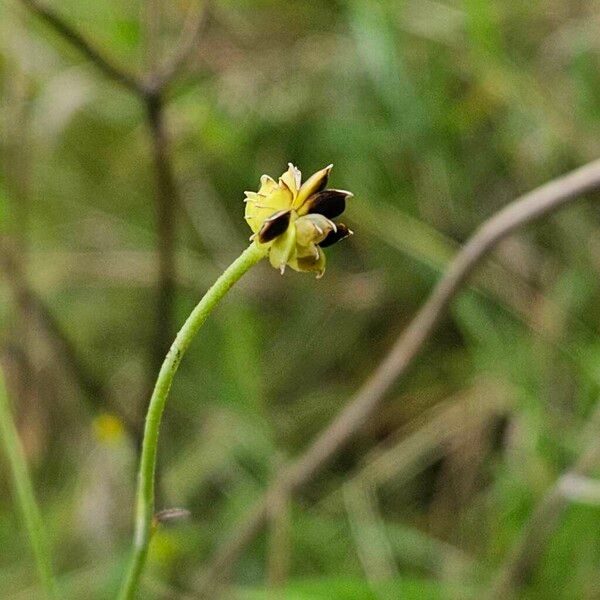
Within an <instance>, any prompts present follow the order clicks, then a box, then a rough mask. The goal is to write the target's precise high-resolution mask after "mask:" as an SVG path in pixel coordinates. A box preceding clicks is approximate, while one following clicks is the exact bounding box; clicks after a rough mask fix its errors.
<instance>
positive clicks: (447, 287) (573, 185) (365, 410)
mask: <svg viewBox="0 0 600 600" xmlns="http://www.w3.org/2000/svg"><path fill="white" fill-rule="evenodd" d="M598 189H600V160H596V161H594V162H591V163H589V164H588V165H586V166H584V167H581V168H580V169H577V170H576V171H573V172H571V173H569V174H567V175H565V176H563V177H560V178H557V179H554V180H553V181H551V182H550V183H548V184H546V185H543V186H542V187H539V188H537V189H536V190H534V191H532V192H530V193H528V194H525V195H524V196H522V197H521V198H519V199H517V200H515V201H514V202H513V203H511V204H509V205H508V206H507V207H506V208H504V209H503V210H501V211H499V212H498V213H496V214H495V215H494V216H492V217H491V218H490V219H488V220H487V221H485V222H484V223H483V225H481V226H480V228H479V229H478V230H477V231H476V232H475V234H474V235H473V236H472V237H471V238H470V239H469V241H468V242H467V243H466V244H465V245H464V246H463V248H462V249H461V250H460V252H459V253H458V254H457V255H456V257H455V258H454V260H453V261H452V263H451V264H450V266H449V268H448V270H447V271H446V273H445V275H444V276H443V277H442V279H441V280H440V281H439V282H438V284H437V285H436V287H435V288H434V290H433V292H432V293H431V295H430V296H429V299H428V300H427V302H426V303H425V304H424V305H423V307H422V308H421V310H420V311H419V312H418V313H417V315H416V316H415V318H414V319H413V320H412V322H411V323H410V325H409V326H408V327H407V328H406V330H405V331H404V332H403V333H402V334H401V335H400V337H399V338H398V340H397V341H396V343H395V344H394V345H393V346H392V348H391V350H390V352H389V354H388V355H387V356H386V357H385V359H384V360H383V362H382V363H381V364H380V365H379V366H378V367H377V369H376V370H375V372H374V373H373V374H372V375H371V377H370V378H369V379H368V380H367V381H366V382H365V384H364V385H363V386H362V387H361V388H360V389H359V390H358V392H357V393H356V394H355V395H354V397H353V398H352V399H351V400H350V402H349V403H348V404H347V406H346V408H345V409H344V410H342V412H341V413H340V415H339V416H338V417H337V418H336V419H335V420H334V421H333V422H332V423H331V424H330V425H329V426H328V427H327V428H326V429H325V430H324V431H323V432H322V433H321V434H320V435H319V436H318V437H317V439H316V440H315V441H314V442H313V444H312V445H311V446H309V448H308V449H307V450H306V452H304V453H303V454H302V455H301V456H300V457H299V458H298V459H296V460H295V461H294V462H292V463H291V464H290V465H289V466H288V467H287V468H285V469H284V470H283V471H282V472H281V474H280V475H279V477H278V478H277V479H276V481H275V482H274V483H273V484H272V486H271V487H270V488H269V490H267V492H266V494H265V496H264V497H263V499H262V500H260V501H259V502H258V503H257V504H256V505H255V506H254V507H253V508H252V509H251V510H250V513H249V515H248V517H247V518H246V520H244V521H243V522H242V523H240V524H239V525H238V526H236V527H235V528H234V532H235V533H234V534H233V535H232V537H231V538H230V539H228V540H226V541H225V542H224V543H223V544H222V545H221V546H220V547H219V548H217V551H216V553H215V555H214V557H213V559H212V561H211V563H210V564H209V566H208V569H207V571H206V573H205V577H204V579H203V586H204V587H203V591H204V592H206V591H207V590H208V591H210V590H211V589H212V587H213V586H214V585H215V584H216V583H217V582H218V581H219V580H222V579H223V578H224V577H225V575H226V573H227V572H228V571H229V570H230V569H231V567H232V565H233V564H234V563H235V561H236V559H237V557H238V556H239V554H240V553H241V552H242V550H243V549H244V547H245V546H246V545H247V544H248V543H249V542H250V541H251V540H252V539H253V538H254V536H255V535H256V534H257V533H258V532H259V531H260V529H261V528H262V526H263V524H264V522H265V520H266V518H267V517H268V514H269V506H270V504H271V498H273V497H276V496H277V494H279V493H281V489H284V490H285V491H287V492H288V493H291V492H294V491H296V490H298V488H300V487H301V486H302V485H303V484H305V483H306V482H307V481H309V480H310V479H311V478H312V476H313V475H314V474H315V473H316V472H318V471H319V469H321V467H323V465H324V464H325V463H326V462H327V461H329V460H330V459H331V458H332V457H333V456H334V455H335V453H336V452H338V451H339V450H340V448H341V447H342V446H343V445H344V444H346V443H347V442H348V440H349V439H350V438H351V437H352V436H353V435H354V434H355V433H356V432H357V431H358V430H359V429H360V427H361V426H363V424H364V423H365V422H366V421H367V419H368V418H369V417H370V416H371V415H372V414H373V412H374V411H375V410H376V408H377V407H378V406H379V404H380V403H381V401H382V400H383V398H384V396H385V394H386V393H387V392H388V390H390V388H391V387H392V385H393V384H394V383H395V382H396V380H397V379H398V378H399V377H401V376H402V375H404V374H405V373H406V371H407V370H408V368H409V367H410V365H411V364H412V361H413V360H414V358H415V357H416V355H417V354H418V353H419V351H420V350H421V349H422V348H423V346H424V345H425V342H427V340H428V339H429V337H430V336H431V334H432V333H433V332H434V330H435V328H436V326H437V325H438V324H439V322H440V321H441V320H442V318H443V317H444V315H445V314H446V309H447V308H448V305H449V304H450V302H451V301H452V299H453V298H454V297H455V296H456V295H457V293H458V292H459V291H460V289H461V288H462V285H463V283H464V282H465V280H466V279H467V278H468V277H469V275H471V273H472V272H473V270H474V269H475V268H476V267H477V265H478V264H479V263H480V262H481V261H482V260H483V259H484V258H485V257H486V256H487V255H488V253H489V252H490V251H491V250H492V249H493V248H494V247H496V246H497V245H498V243H499V242H501V241H502V240H503V239H504V238H506V237H507V236H508V235H510V234H511V233H512V232H514V231H515V230H516V229H519V228H520V227H523V226H525V225H527V224H529V223H531V222H532V221H535V220H536V219H539V218H540V217H542V216H544V215H547V214H548V213H550V212H553V211H555V210H558V209H559V208H561V207H562V206H564V205H566V204H568V203H569V202H571V201H573V200H576V199H577V198H579V197H580V196H582V195H583V194H586V193H587V192H591V191H593V190H598Z"/></svg>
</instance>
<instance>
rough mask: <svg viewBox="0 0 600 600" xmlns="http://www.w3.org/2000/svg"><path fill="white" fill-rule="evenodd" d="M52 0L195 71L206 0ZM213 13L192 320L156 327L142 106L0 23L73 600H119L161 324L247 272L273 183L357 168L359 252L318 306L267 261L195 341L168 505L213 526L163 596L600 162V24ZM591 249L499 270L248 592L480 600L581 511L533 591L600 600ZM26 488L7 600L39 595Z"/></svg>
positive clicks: (571, 6) (13, 348)
mask: <svg viewBox="0 0 600 600" xmlns="http://www.w3.org/2000/svg"><path fill="white" fill-rule="evenodd" d="M48 1H49V3H50V4H49V5H50V6H52V7H53V8H54V9H55V10H56V11H57V12H58V13H59V14H60V15H62V16H63V17H64V19H65V20H66V21H67V22H68V23H70V24H72V25H73V26H75V27H77V28H78V30H79V31H81V32H83V33H84V34H85V35H86V36H87V37H88V39H90V40H92V41H93V42H94V44H95V45H96V46H97V47H98V48H100V49H101V51H102V52H103V53H104V54H105V55H106V56H109V57H111V60H113V61H114V62H116V63H118V64H120V65H123V66H124V67H125V68H127V69H128V70H129V71H130V72H136V73H144V72H147V71H148V69H151V68H152V66H153V65H156V63H157V62H160V59H161V58H162V57H164V56H169V55H170V54H172V52H173V51H174V49H176V48H177V45H178V44H179V41H178V40H179V36H180V31H181V29H182V27H183V26H185V25H184V24H185V23H186V22H187V21H188V20H189V19H190V15H192V16H193V15H194V13H195V11H196V10H197V7H198V6H199V5H197V4H196V3H195V2H194V0H188V1H184V0H177V1H174V2H160V1H159V0H156V1H155V2H154V3H153V4H152V3H143V2H125V1H124V0H104V1H103V2H92V1H90V0H85V1H76V0H61V1H60V2H59V1H58V0H53V1H52V2H50V0H48ZM149 4H152V6H149ZM203 10H205V12H206V14H205V22H204V24H203V26H202V33H201V35H200V37H199V41H198V43H197V45H196V47H195V48H194V50H193V52H192V54H191V56H190V59H189V61H187V63H186V65H185V67H184V68H183V69H182V71H181V73H180V74H179V76H178V77H177V78H176V79H175V81H174V82H173V84H172V85H171V86H170V87H169V90H168V93H167V94H166V98H165V103H164V115H163V116H164V130H165V132H166V134H167V138H168V139H167V141H168V148H167V154H166V157H167V160H168V162H169V164H170V165H171V167H172V171H173V176H174V189H175V190H176V192H175V195H174V196H173V194H171V202H170V207H171V208H170V213H169V214H170V215H171V216H170V217H168V218H173V222H174V226H175V229H174V231H175V235H174V243H173V248H174V266H173V268H172V269H171V267H169V269H170V275H171V276H172V281H173V282H174V293H173V294H172V295H171V296H170V298H171V300H168V301H167V303H166V304H165V303H164V302H163V303H162V307H163V309H164V312H163V313H162V317H159V316H158V313H157V279H158V272H159V260H158V251H157V248H158V247H160V246H161V244H163V246H164V239H162V240H161V235H164V222H163V223H162V224H161V218H164V214H165V213H164V212H163V213H161V212H160V210H159V209H158V208H157V201H156V194H157V179H156V172H155V171H156V169H155V166H154V164H153V158H152V157H153V154H152V136H151V133H150V131H149V127H148V123H147V115H146V113H145V109H144V105H143V103H141V102H140V100H139V99H138V98H136V97H135V95H134V94H132V93H131V92H130V91H128V90H126V89H124V88H123V87H122V86H121V85H119V84H118V83H117V82H115V81H112V80H110V79H109V78H107V77H106V76H105V74H104V73H103V72H102V71H101V70H99V69H97V68H96V67H95V66H94V65H93V64H92V63H91V62H90V61H89V60H88V59H87V58H86V57H84V56H82V54H81V53H80V52H78V51H77V50H76V49H74V48H73V47H72V45H71V44H69V43H68V42H67V41H65V39H64V37H62V36H60V35H57V34H56V33H55V32H54V31H53V30H52V29H51V28H49V27H48V26H46V25H44V24H43V23H42V22H41V21H40V20H39V19H38V18H36V17H35V16H33V14H32V12H31V11H28V10H27V9H26V8H24V7H23V5H22V3H20V2H19V1H17V0H6V1H5V2H3V3H2V5H1V6H0V14H1V18H0V86H1V91H0V98H1V103H0V107H1V108H0V110H1V115H0V116H1V122H2V131H3V135H2V141H1V144H2V163H1V174H0V210H1V213H0V227H1V233H2V275H1V279H0V300H1V301H0V327H1V343H0V346H1V349H2V364H3V365H4V368H5V370H6V372H7V378H8V384H9V392H10V395H11V398H12V402H13V406H14V412H15V413H16V415H17V421H18V425H19V429H20V432H21V436H22V440H23V443H24V445H25V448H26V452H27V458H28V461H29V464H30V466H31V469H32V474H33V478H34V482H35V486H36V492H37V495H38V498H39V501H40V505H41V509H42V512H43V515H44V520H45V522H46V524H47V527H48V530H49V534H50V537H51V542H52V546H53V558H54V561H55V565H56V568H57V570H58V572H59V573H60V582H61V585H62V586H64V589H65V593H66V594H67V595H69V596H70V597H73V598H86V599H87V598H89V599H95V598H98V599H100V598H110V597H113V594H114V590H115V585H116V582H117V581H118V578H119V576H120V574H121V571H122V568H123V560H124V557H125V556H126V553H127V551H128V547H129V541H130V534H131V525H132V512H133V491H134V483H135V467H136V462H137V459H136V452H137V451H136V444H137V442H136V435H137V433H136V432H139V427H140V425H141V423H142V420H143V414H144V410H145V406H146V404H147V398H148V390H149V386H151V384H152V381H153V378H154V376H155V373H156V361H157V356H159V355H160V354H161V353H162V352H163V351H164V348H163V347H161V342H160V336H161V334H160V331H161V328H162V330H164V329H165V328H166V329H167V330H168V331H169V332H172V331H174V328H175V327H176V325H177V324H180V323H182V322H183V320H184V319H185V317H186V316H187V314H188V313H189V311H190V310H191V308H192V307H193V306H194V304H195V302H196V301H197V300H198V299H199V297H200V296H201V294H202V293H203V292H204V291H205V290H206V289H207V287H208V286H209V285H210V284H211V282H212V281H213V280H214V279H215V277H216V276H217V275H218V274H219V272H220V271H221V270H222V269H223V268H224V267H225V266H226V265H227V264H228V262H229V261H230V260H231V259H232V258H233V257H235V256H236V255H237V254H238V253H239V252H240V251H241V249H243V248H244V246H245V244H246V243H247V237H248V234H249V233H250V232H249V230H248V228H247V226H246V224H245V222H244V220H243V218H242V216H243V203H242V200H243V191H244V190H247V189H250V190H251V189H256V187H257V183H258V179H259V177H260V175H261V174H262V173H269V174H271V175H272V176H277V175H279V174H280V173H281V172H282V171H283V170H284V169H285V167H286V163H287V162H288V161H293V162H294V163H295V164H297V165H298V166H299V167H300V169H302V171H303V172H304V173H305V174H306V175H308V174H310V173H312V172H313V171H315V170H317V169H319V168H321V167H323V166H324V165H326V164H329V163H331V162H333V163H334V165H335V167H334V170H333V173H332V177H331V183H332V184H333V186H334V187H340V188H344V189H349V190H352V191H353V192H354V195H355V198H354V199H353V200H352V201H351V203H350V204H349V207H348V210H347V215H346V217H345V219H344V221H345V222H346V223H347V224H348V225H349V226H351V228H352V229H353V230H354V231H355V235H354V236H353V237H352V238H351V239H350V240H347V241H346V242H344V243H342V244H339V245H336V246H335V247H332V248H331V249H329V251H328V259H329V261H328V271H327V273H326V275H325V277H324V278H323V279H321V280H320V281H315V279H314V278H313V277H312V276H311V275H306V274H298V273H295V272H287V273H286V274H285V276H283V277H281V276H280V275H279V273H277V272H276V271H275V270H273V269H271V268H270V267H269V266H268V265H267V264H261V265H259V266H258V267H257V268H255V269H254V270H253V271H252V272H251V273H250V274H249V275H247V276H246V277H245V279H244V280H243V281H242V282H240V284H238V285H237V286H236V287H235V288H234V289H233V291H232V292H231V293H230V294H229V296H228V297H227V299H226V301H225V302H224V303H223V304H222V305H221V306H220V307H219V308H218V310H217V311H216V312H215V313H214V314H213V316H212V317H211V318H210V319H209V321H208V322H207V324H206V326H205V327H204V329H203V330H202V332H201V335H200V336H199V337H198V338H197V339H196V341H195V342H194V344H193V346H192V348H191V349H190V351H189V354H188V355H187V356H186V358H185V360H184V362H183V364H182V366H181V370H180V372H179V373H178V375H177V377H176V381H175V385H174V387H173V390H172V394H171V398H170V401H169V404H168V406H167V412H166V416H165V423H164V426H163V428H162V432H161V442H160V460H159V475H160V476H159V491H158V495H159V497H158V507H159V508H168V507H173V506H177V507H185V508H187V509H189V510H190V511H191V513H192V516H191V517H190V519H188V520H187V521H183V522H180V523H176V524H172V525H170V526H165V527H161V528H160V529H159V531H158V532H157V534H156V536H155V538H154V540H153V543H152V548H151V554H150V561H149V568H148V572H147V576H146V578H145V582H144V591H143V594H142V597H144V598H165V599H166V598H193V597H196V596H195V594H196V590H197V589H198V585H199V583H198V582H199V581H200V580H201V577H202V573H203V568H204V567H205V566H206V565H207V564H209V562H210V559H211V556H212V555H213V552H214V551H215V549H216V548H217V547H218V546H219V544H220V543H221V542H223V540H224V539H226V538H227V537H228V536H229V535H232V534H235V531H236V529H235V528H236V524H238V523H240V522H241V521H242V520H243V517H244V515H245V514H247V511H248V509H249V508H250V507H251V506H252V505H253V503H254V502H255V501H256V500H258V499H259V498H260V497H261V494H262V493H263V492H264V490H265V489H266V488H267V486H268V485H269V482H271V481H272V480H273V478H274V475H275V473H276V472H277V470H278V469H279V468H280V467H281V466H282V465H284V464H285V463H286V462H287V461H288V460H290V459H291V458H293V457H295V456H298V455H299V454H300V453H302V451H303V449H305V448H306V447H307V446H308V445H309V443H310V441H311V440H312V439H313V438H314V436H315V435H316V434H317V433H318V432H319V431H321V430H322V429H323V428H324V427H325V426H326V425H327V424H328V423H329V422H330V421H331V420H332V419H333V418H334V417H335V415H336V414H337V413H338V412H339V411H340V409H341V408H342V407H343V406H344V405H345V403H346V402H347V401H348V399H349V398H350V396H351V394H352V393H353V391H355V390H356V389H357V388H358V387H359V386H360V385H361V384H362V383H363V382H364V381H365V379H366V378H367V377H368V376H369V374H370V373H371V372H372V371H373V370H374V368H375V367H376V366H377V365H378V364H379V363H380V361H381V360H382V359H383V358H384V356H385V354H386V351H387V350H388V349H389V347H390V346H391V345H392V343H393V341H394V340H395V339H396V337H397V336H398V335H399V334H400V333H401V331H402V330H403V328H404V327H405V325H406V324H407V323H408V321H409V320H410V318H411V317H412V315H414V313H415V311H416V310H417V309H418V307H419V306H420V305H421V304H422V303H423V301H424V300H425V299H426V297H427V295H428V292H429V291H430V290H431V288H432V286H433V284H434V283H435V281H436V280H437V279H438V277H439V276H440V273H441V272H442V271H443V270H444V268H445V266H446V265H447V264H448V261H449V259H450V258H451V257H452V256H453V254H454V252H455V251H456V249H457V247H458V246H459V245H460V244H461V243H462V242H464V241H465V240H466V239H467V238H468V236H469V235H470V234H471V233H472V232H473V231H474V229H475V228H476V227H477V225H478V224H479V223H481V222H482V221H483V220H484V219H485V218H486V217H488V216H490V215H491V214H493V213H494V212H495V211H496V210H497V209H498V208H500V207H502V206H504V205H505V204H507V203H508V202H509V201H510V200H512V199H514V198H516V197H517V196H518V195H519V194H521V193H523V192H525V191H528V190H530V189H532V188H534V187H535V186H537V185H539V184H541V183H544V182H545V181H547V180H549V179H551V178H552V177H555V176H557V175H559V174H561V173H564V172H566V171H568V170H569V169H571V168H573V167H575V166H578V165H580V164H583V163H585V162H587V161H589V160H592V159H594V158H597V157H598V156H599V155H600V55H599V51H600V36H598V28H599V27H600V3H599V2H598V1H597V0H544V1H540V0H537V1H536V0H533V1H529V2H520V1H518V0H502V1H500V0H463V1H459V0H443V1H439V2H438V1H433V0H403V1H392V0H378V1H375V0H372V1H371V0H338V1H327V2H315V1H308V0H298V1H294V2H285V1H283V0H245V1H240V2H233V1H231V0H214V1H213V2H211V3H210V4H206V6H203ZM162 208H163V210H165V206H164V205H163V207H162ZM166 210H167V211H169V208H168V207H167V208H166ZM161 232H162V234H161ZM599 233H600V213H599V211H598V206H597V205H595V204H594V202H593V198H589V199H587V200H584V201H582V202H580V203H578V204H577V205H573V206H572V207H569V208H568V209H566V210H564V211H561V212H560V213H557V214H555V215H553V216H551V217H549V218H547V219H545V220H544V221H543V222H542V223H539V224H536V225H535V226H532V227H529V228H527V230H525V231H522V232H519V233H518V234H516V235H513V236H512V237H511V238H510V240H507V241H506V242H504V243H503V244H502V245H501V246H500V247H499V248H498V250H497V251H496V252H495V254H494V256H493V258H492V259H491V260H490V261H488V262H487V263H486V264H485V265H484V266H482V268H480V269H479V271H478V272H477V274H476V276H475V277H474V278H473V279H472V281H471V282H470V284H469V287H466V288H465V290H464V291H463V292H462V293H461V294H460V296H459V297H458V298H457V299H456V301H455V302H454V303H453V304H452V307H451V310H450V314H449V315H448V317H447V318H446V319H445V320H444V322H443V325H442V326H441V327H440V328H439V329H438V330H437V332H436V333H435V335H434V336H433V338H432V339H431V340H430V342H429V343H428V345H427V347H426V349H425V351H424V352H423V353H422V354H421V356H420V358H419V359H418V360H417V361H416V364H415V365H414V366H413V367H412V368H411V370H410V373H409V374H408V376H407V377H405V378H404V379H403V380H402V381H400V382H398V384H397V385H396V386H395V388H394V389H393V391H392V393H390V394H388V396H387V399H386V401H385V402H384V404H383V406H382V407H381V408H380V409H379V410H378V411H377V414H376V415H375V416H374V417H373V418H371V419H369V420H368V421H367V422H365V423H364V426H363V427H362V428H361V431H360V433H359V435H357V436H356V437H355V438H354V439H353V440H352V442H351V443H350V444H349V445H347V446H346V447H345V448H344V450H343V451H342V452H341V453H340V454H339V455H337V456H336V458H335V460H334V461H332V462H331V463H329V464H328V465H327V466H326V468H325V469H324V470H323V471H321V472H320V473H319V474H318V476H316V477H315V478H313V479H312V480H311V482H310V483H309V484H308V485H306V486H304V487H303V488H302V490H301V491H300V493H299V494H298V495H297V496H295V497H294V498H293V499H287V500H285V501H283V502H282V503H281V506H280V507H279V508H278V510H277V511H276V512H277V514H276V515H275V517H274V518H273V519H272V520H271V522H270V523H269V524H268V526H267V527H266V528H264V530H263V531H262V532H261V534H260V535H259V536H258V537H257V538H256V539H255V540H254V541H253V542H252V543H251V544H250V545H249V546H248V547H247V548H245V550H244V552H243V554H242V556H241V558H240V560H239V561H238V563H237V564H236V566H235V568H234V569H233V573H232V577H231V578H230V580H229V583H230V587H229V588H228V589H227V591H226V592H224V597H231V598H242V599H244V598H248V599H250V598H251V599H260V598H289V599H332V598H341V599H348V600H350V599H373V598H375V599H377V598H384V599H388V598H402V597H405V598H459V599H462V598H471V597H472V598H476V597H481V593H482V591H483V590H485V589H487V588H488V587H489V582H490V581H492V580H494V578H496V577H497V576H498V573H501V572H502V570H503V569H506V565H507V564H508V561H509V559H510V556H511V554H512V553H513V552H514V548H515V547H516V545H517V544H518V542H519V540H520V539H522V534H523V531H525V530H526V528H527V527H528V523H529V522H530V518H531V516H532V514H534V512H535V510H536V507H539V505H540V502H544V501H545V500H544V499H547V496H548V490H555V491H556V490H557V489H559V490H560V492H561V493H562V496H561V497H562V498H563V499H564V503H562V504H561V510H560V511H556V514H554V516H553V518H552V519H549V520H546V519H544V520H543V522H542V523H534V526H533V533H534V536H533V542H532V546H531V553H528V555H530V556H531V557H532V561H531V562H532V564H531V565H530V567H531V568H530V569H529V574H528V577H526V578H525V581H524V582H523V585H522V586H521V589H520V592H519V594H518V595H519V597H524V598H557V599H558V598H564V599H573V598H599V597H600V569H599V568H598V567H599V566H600V491H599V490H598V484H597V483H596V482H595V481H594V480H592V479H585V478H573V477H571V478H569V479H568V480H567V483H566V484H564V485H557V483H556V482H557V481H559V478H560V477H561V474H563V473H565V472H567V470H568V469H569V468H570V467H571V466H572V465H573V464H576V463H577V460H578V457H579V456H580V455H581V454H582V453H584V452H585V451H586V448H588V445H589V444H590V443H592V442H593V440H594V436H596V437H597V436H598V425H597V424H598V420H594V411H596V410H597V409H596V407H597V405H598V402H599V400H600V336H599V322H600V309H599V307H600V285H599V275H600V242H599V239H600V238H599ZM163 275H164V273H163ZM163 335H164V333H163ZM598 462H599V465H600V457H599V460H598ZM0 466H1V471H0V549H1V550H0V597H2V598H11V599H27V598H38V597H41V595H40V594H41V592H39V590H38V588H37V587H36V586H37V579H36V573H35V569H34V563H33V559H32V558H31V553H30V550H29V546H28V543H27V538H26V534H25V531H24V528H23V526H22V523H21V521H20V519H19V518H18V513H17V512H16V509H15V506H14V504H13V499H12V495H11V493H10V492H11V488H10V478H9V476H8V472H7V466H6V463H5V462H4V457H1V460H0ZM590 474H592V475H593V474H594V469H593V468H592V469H591V470H590ZM553 486H554V487H553ZM530 530H531V527H530ZM530 533H531V531H530Z"/></svg>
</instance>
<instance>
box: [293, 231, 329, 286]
mask: <svg viewBox="0 0 600 600" xmlns="http://www.w3.org/2000/svg"><path fill="white" fill-rule="evenodd" d="M290 229H291V227H290ZM313 246H314V247H313V248H311V249H305V252H306V253H307V254H306V256H302V255H299V254H298V253H296V254H295V255H294V256H293V257H292V258H291V259H290V260H289V261H288V265H289V266H290V267H292V269H294V271H303V272H313V273H317V279H320V278H321V277H323V274H324V273H325V263H326V260H325V252H323V250H321V249H320V248H319V247H318V246H315V245H313ZM301 254H304V252H303V253H301Z"/></svg>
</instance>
